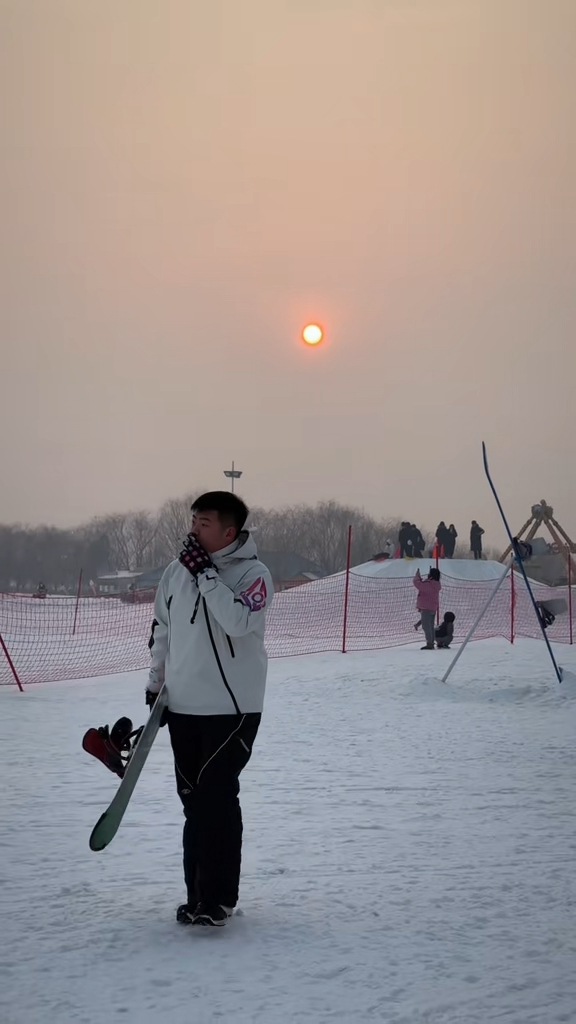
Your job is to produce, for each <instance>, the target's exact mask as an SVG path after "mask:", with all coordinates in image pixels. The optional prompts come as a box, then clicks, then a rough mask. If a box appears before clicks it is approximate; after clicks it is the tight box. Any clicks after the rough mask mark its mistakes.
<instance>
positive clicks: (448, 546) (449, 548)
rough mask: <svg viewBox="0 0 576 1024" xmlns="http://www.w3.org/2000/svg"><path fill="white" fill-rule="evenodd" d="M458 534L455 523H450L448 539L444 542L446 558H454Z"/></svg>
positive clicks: (447, 533)
mask: <svg viewBox="0 0 576 1024" xmlns="http://www.w3.org/2000/svg"><path fill="white" fill-rule="evenodd" d="M457 537H458V534H457V532H456V527H455V526H454V523H450V526H449V527H448V529H447V530H446V540H445V543H444V553H445V555H446V558H454V552H455V550H456V538H457Z"/></svg>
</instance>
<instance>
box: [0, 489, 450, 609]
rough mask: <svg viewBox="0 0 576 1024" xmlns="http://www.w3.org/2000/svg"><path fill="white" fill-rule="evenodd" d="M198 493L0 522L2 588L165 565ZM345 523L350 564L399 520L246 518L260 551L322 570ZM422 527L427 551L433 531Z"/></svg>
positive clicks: (289, 513)
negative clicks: (86, 517) (153, 504)
mask: <svg viewBox="0 0 576 1024" xmlns="http://www.w3.org/2000/svg"><path fill="white" fill-rule="evenodd" d="M197 493H199V492H197ZM196 496H197V494H195V493H191V494H187V495H184V496H183V497H181V498H171V499H169V500H168V501H166V502H164V504H163V505H162V507H161V508H160V510H159V511H158V512H157V513H156V514H154V513H152V512H146V511H138V512H126V513H124V512H121V513H113V514H110V515H106V516H98V517H96V518H94V519H92V520H91V521H90V522H89V523H87V524H84V525H82V526H79V527H77V528H75V529H59V528H57V527H49V526H36V527H28V526H22V525H0V590H3V591H9V590H16V591H19V592H31V591H33V590H35V588H36V587H37V585H38V582H39V581H40V580H42V581H43V582H44V583H45V584H46V586H47V587H48V590H49V591H51V592H54V591H60V592H62V593H75V591H76V587H77V585H78V576H79V572H80V569H82V570H83V573H84V577H83V578H84V584H85V589H86V592H87V588H88V583H89V580H91V579H93V580H95V579H96V578H97V577H98V576H103V575H106V574H107V573H112V572H115V571H117V570H121V569H127V570H133V571H135V570H139V569H142V570H144V569H152V568H158V567H160V566H163V565H167V564H168V562H170V561H171V560H172V559H173V558H175V557H176V556H177V555H178V552H179V551H180V549H181V547H182V541H183V539H184V537H185V536H186V534H187V532H188V530H189V529H190V518H191V516H190V505H191V504H192V501H193V500H194V498H195V497H196ZM350 524H351V525H352V527H353V533H352V537H353V543H352V565H359V564H361V563H362V562H366V561H368V560H369V559H370V558H372V557H373V555H375V554H378V553H380V552H381V551H383V550H384V548H385V545H386V542H387V541H390V540H391V541H393V542H394V543H395V542H396V540H397V537H398V530H399V527H400V520H397V519H385V518H383V519H375V518H374V517H373V516H370V515H368V514H367V513H366V512H364V511H363V510H362V509H358V508H353V507H351V506H347V505H342V504H340V503H339V502H337V501H325V502H320V503H318V504H317V505H314V506H313V505H304V504H301V505H290V506H286V507H284V508H279V509H263V508H253V509H252V511H251V514H250V519H249V521H248V526H249V527H250V528H251V529H253V530H254V531H255V539H256V541H257V544H258V547H259V549H260V550H261V551H268V552H271V551H274V552H278V553H291V554H297V555H300V556H301V557H302V558H306V559H307V560H309V561H310V562H313V563H314V564H315V565H317V566H318V567H319V569H320V570H321V571H322V572H323V573H326V574H327V575H329V574H330V573H334V572H339V571H340V570H342V569H344V568H345V566H346V550H347V532H348V526H349V525H350ZM422 532H423V533H424V536H425V540H426V545H427V550H428V546H429V545H431V544H432V543H433V534H432V533H430V532H428V533H426V531H424V530H423V531H422ZM467 555H468V551H467V548H466V546H464V545H463V546H461V547H460V548H459V549H457V551H456V557H458V556H460V557H465V556H467Z"/></svg>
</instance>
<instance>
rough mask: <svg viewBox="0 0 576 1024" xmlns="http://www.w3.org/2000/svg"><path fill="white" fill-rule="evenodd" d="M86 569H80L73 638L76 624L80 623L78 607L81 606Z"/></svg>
mask: <svg viewBox="0 0 576 1024" xmlns="http://www.w3.org/2000/svg"><path fill="white" fill-rule="evenodd" d="M83 572H84V569H80V575H79V577H78V592H77V594H76V607H75V608H74V625H73V626H72V636H74V634H75V633H76V623H77V621H78V605H79V604H80V595H81V594H82V573H83Z"/></svg>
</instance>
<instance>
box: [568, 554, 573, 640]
mask: <svg viewBox="0 0 576 1024" xmlns="http://www.w3.org/2000/svg"><path fill="white" fill-rule="evenodd" d="M568 615H569V616H570V643H571V644H573V643H574V623H573V621H572V555H571V553H570V551H568Z"/></svg>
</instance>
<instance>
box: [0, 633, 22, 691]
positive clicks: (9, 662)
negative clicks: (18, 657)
mask: <svg viewBox="0 0 576 1024" xmlns="http://www.w3.org/2000/svg"><path fill="white" fill-rule="evenodd" d="M0 647H2V650H3V651H4V654H5V655H6V661H7V662H8V664H9V666H10V671H11V672H12V675H13V676H14V679H15V680H16V682H17V683H18V689H19V690H20V693H24V687H23V686H22V683H21V682H20V679H19V677H18V673H17V671H16V669H15V668H14V662H13V661H12V658H11V657H10V655H9V653H8V648H7V647H6V644H5V643H4V638H3V636H2V633H0Z"/></svg>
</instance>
